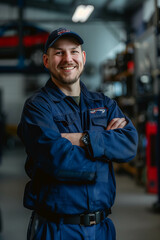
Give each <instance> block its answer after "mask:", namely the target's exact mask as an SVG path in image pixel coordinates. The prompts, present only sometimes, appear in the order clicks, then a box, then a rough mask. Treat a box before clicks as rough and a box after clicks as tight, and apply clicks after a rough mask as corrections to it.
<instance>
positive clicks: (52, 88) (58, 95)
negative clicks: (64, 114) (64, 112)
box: [45, 78, 67, 102]
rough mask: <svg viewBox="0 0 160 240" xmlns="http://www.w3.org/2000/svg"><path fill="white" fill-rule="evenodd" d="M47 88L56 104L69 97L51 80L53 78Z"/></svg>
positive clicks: (48, 82)
mask: <svg viewBox="0 0 160 240" xmlns="http://www.w3.org/2000/svg"><path fill="white" fill-rule="evenodd" d="M45 88H46V90H47V92H48V94H49V95H50V97H51V98H52V100H53V101H54V102H60V101H61V100H63V99H64V98H65V97H67V96H66V95H65V94H64V93H63V92H62V91H61V90H60V89H59V88H58V87H57V86H56V84H55V83H54V82H53V81H52V80H51V78H50V79H49V80H48V81H47V83H46V85H45Z"/></svg>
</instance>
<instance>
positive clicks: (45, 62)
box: [43, 53, 48, 68]
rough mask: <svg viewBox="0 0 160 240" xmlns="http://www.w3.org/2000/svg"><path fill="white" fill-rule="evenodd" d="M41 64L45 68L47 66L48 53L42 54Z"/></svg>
mask: <svg viewBox="0 0 160 240" xmlns="http://www.w3.org/2000/svg"><path fill="white" fill-rule="evenodd" d="M43 64H44V66H45V67H46V68H48V55H47V54H45V53H44V54H43Z"/></svg>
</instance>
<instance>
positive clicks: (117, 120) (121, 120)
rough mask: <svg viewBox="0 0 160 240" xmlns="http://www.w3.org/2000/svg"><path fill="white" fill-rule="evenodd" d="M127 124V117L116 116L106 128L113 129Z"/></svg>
mask: <svg viewBox="0 0 160 240" xmlns="http://www.w3.org/2000/svg"><path fill="white" fill-rule="evenodd" d="M126 125H127V121H126V119H125V118H114V119H112V120H111V121H110V123H109V124H108V126H107V128H106V130H113V129H117V128H123V127H125V126H126Z"/></svg>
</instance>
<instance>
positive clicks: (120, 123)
mask: <svg viewBox="0 0 160 240" xmlns="http://www.w3.org/2000/svg"><path fill="white" fill-rule="evenodd" d="M126 125H127V121H126V119H125V118H113V119H112V120H111V121H110V122H109V124H108V126H107V128H106V130H114V129H118V128H124V127H125V126H126ZM83 135H84V133H61V136H62V137H64V138H66V139H68V140H69V141H70V142H71V143H72V144H73V145H77V146H79V147H84V143H83V142H82V141H81V137H82V136H83Z"/></svg>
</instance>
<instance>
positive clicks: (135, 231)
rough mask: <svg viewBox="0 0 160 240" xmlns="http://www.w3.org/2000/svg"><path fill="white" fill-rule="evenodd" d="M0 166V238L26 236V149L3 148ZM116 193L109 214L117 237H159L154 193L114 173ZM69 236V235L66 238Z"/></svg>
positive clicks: (126, 239) (121, 239)
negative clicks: (1, 225)
mask: <svg viewBox="0 0 160 240" xmlns="http://www.w3.org/2000/svg"><path fill="white" fill-rule="evenodd" d="M2 160H3V161H2V164H1V166H0V209H1V213H2V220H3V222H2V223H3V229H2V233H0V240H25V239H26V231H27V225H28V221H29V218H30V211H29V210H27V209H25V208H23V204H22V201H23V191H24V185H25V183H26V182H27V180H28V178H27V177H26V175H25V172H24V161H25V153H24V150H23V149H22V148H18V149H12V150H10V151H5V152H4V155H3V159H2ZM116 179H117V197H116V202H115V205H114V207H113V209H112V212H113V213H112V215H111V218H112V220H113V222H114V224H115V227H116V231H117V240H159V239H160V214H155V213H152V211H151V207H152V204H153V203H155V202H156V200H157V196H155V195H150V194H147V193H145V191H144V189H143V188H142V187H139V186H137V185H136V184H135V181H134V180H133V179H132V178H130V177H128V176H116ZM67 240H68V239H67Z"/></svg>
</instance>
